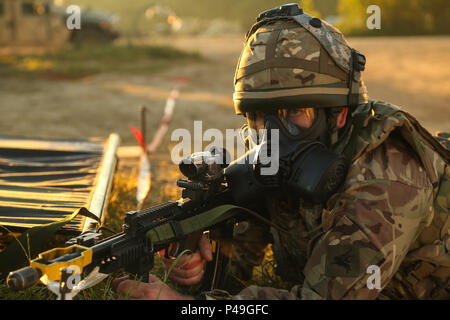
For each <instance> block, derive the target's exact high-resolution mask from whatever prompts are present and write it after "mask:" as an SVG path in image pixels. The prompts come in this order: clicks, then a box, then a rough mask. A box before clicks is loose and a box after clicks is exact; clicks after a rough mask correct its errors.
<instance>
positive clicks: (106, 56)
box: [0, 44, 202, 79]
mask: <svg viewBox="0 0 450 320" xmlns="http://www.w3.org/2000/svg"><path fill="white" fill-rule="evenodd" d="M201 59H202V58H201V56H200V54H198V53H190V52H185V51H182V50H178V49H175V48H172V47H169V46H149V45H131V44H127V45H114V44H104V45H82V46H79V47H78V46H75V45H70V46H67V47H65V48H62V49H60V50H58V51H56V52H49V53H44V54H39V55H37V54H29V55H22V56H18V55H17V56H11V55H10V56H0V76H19V75H25V76H33V75H34V76H46V77H53V78H58V77H59V78H63V79H64V78H78V77H83V76H87V75H92V74H97V73H107V72H122V73H134V74H136V73H147V72H155V71H159V70H163V69H165V68H167V67H170V66H171V65H173V64H175V63H176V64H180V63H184V62H192V61H198V60H201Z"/></svg>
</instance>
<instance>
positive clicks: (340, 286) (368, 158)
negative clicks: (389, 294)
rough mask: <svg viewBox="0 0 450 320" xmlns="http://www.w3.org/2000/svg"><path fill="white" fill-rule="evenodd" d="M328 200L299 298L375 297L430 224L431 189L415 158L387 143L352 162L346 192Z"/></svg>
mask: <svg viewBox="0 0 450 320" xmlns="http://www.w3.org/2000/svg"><path fill="white" fill-rule="evenodd" d="M331 201H335V205H334V207H333V209H332V210H331V212H324V217H323V221H327V220H328V222H329V224H330V225H329V227H325V233H324V234H323V235H322V237H321V238H320V239H319V240H318V241H317V243H316V244H315V245H314V249H313V250H312V252H311V255H310V257H309V259H308V262H307V264H306V266H305V269H304V275H305V282H304V284H303V286H302V289H301V292H300V296H301V298H302V299H375V298H376V297H377V296H378V295H379V293H380V292H381V291H382V289H383V288H384V287H385V286H386V285H387V284H388V282H389V281H390V279H391V278H392V277H393V275H394V274H395V272H396V271H397V270H398V268H399V266H400V264H401V263H402V261H403V259H404V257H405V256H406V254H407V253H408V251H409V250H410V248H411V247H412V246H413V244H414V242H415V241H416V239H417V238H418V236H419V235H420V233H421V231H422V230H423V228H424V227H425V225H427V224H428V223H430V222H431V219H432V217H433V206H432V204H433V187H432V185H431V183H430V181H429V179H428V177H427V175H426V174H425V171H424V170H423V168H422V166H421V163H420V162H419V161H418V160H417V159H416V158H415V155H414V154H412V153H411V152H410V151H409V150H407V149H405V148H404V147H403V145H402V144H401V143H399V142H398V141H396V140H394V139H388V140H387V141H386V142H384V143H383V144H382V145H381V146H379V147H378V148H376V149H375V150H373V151H372V152H370V153H367V154H366V155H365V156H363V157H361V158H359V159H358V160H357V161H356V162H355V163H354V164H353V166H352V167H351V169H350V170H349V174H348V179H347V181H346V185H345V191H344V192H343V193H342V194H340V195H339V196H338V197H336V199H331ZM327 216H328V218H329V219H327ZM330 221H331V223H330Z"/></svg>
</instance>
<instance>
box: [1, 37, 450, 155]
mask: <svg viewBox="0 0 450 320" xmlns="http://www.w3.org/2000/svg"><path fill="white" fill-rule="evenodd" d="M349 41H350V43H351V44H352V45H353V46H354V47H355V48H356V49H357V50H359V51H360V52H362V53H364V54H365V55H366V57H367V61H368V62H367V68H366V71H365V72H364V79H365V82H366V85H367V87H368V91H369V96H370V97H371V98H373V99H379V100H385V101H389V102H391V103H394V104H397V105H399V106H400V107H402V108H403V109H405V110H407V111H409V112H410V113H412V114H413V115H415V116H416V117H417V118H418V119H419V120H420V121H421V122H422V123H423V125H424V126H425V127H426V128H427V129H429V130H430V131H432V132H435V131H437V130H441V131H450V116H449V106H448V102H449V98H450V65H449V64H448V61H450V37H429V38H426V37H395V38H350V39H349ZM154 42H155V43H161V44H171V45H174V46H176V47H179V48H182V49H183V50H187V51H199V52H200V53H201V54H202V55H203V56H205V57H206V58H207V59H206V61H203V62H195V63H191V64H184V65H174V66H173V68H171V69H169V70H166V71H164V72H160V73H156V74H151V73H148V74H139V75H133V74H131V75H130V74H99V75H95V76H90V77H87V78H82V79H77V80H51V79H38V80H36V79H24V78H14V77H12V78H3V79H0V111H1V116H0V135H16V136H38V137H60V138H88V137H107V136H108V135H109V134H110V133H111V132H117V133H119V134H120V136H121V139H122V145H133V144H135V141H134V137H133V135H132V134H131V131H130V130H129V127H130V126H135V127H139V108H138V107H139V105H146V106H147V109H148V111H147V115H148V117H147V125H148V127H147V131H148V136H147V138H148V139H151V137H152V134H153V132H154V130H155V129H156V126H157V124H158V123H159V121H160V119H161V117H162V114H163V110H164V106H165V101H166V99H167V97H168V95H169V93H170V91H171V90H172V89H173V88H175V87H177V88H178V89H179V90H180V96H179V99H178V101H177V103H176V109H175V114H174V118H173V121H172V123H171V124H170V127H169V131H168V133H167V134H166V137H165V140H164V143H163V144H162V145H161V147H160V148H159V150H158V151H159V153H160V154H161V155H164V154H165V155H168V154H169V146H170V145H173V144H174V143H173V142H172V143H171V141H170V134H171V132H172V131H173V130H174V129H176V128H186V129H188V130H191V129H192V128H193V121H194V120H202V121H203V130H206V129H208V128H218V129H221V130H224V129H225V128H238V127H240V125H241V124H242V123H243V118H241V117H238V116H235V115H234V110H233V105H232V93H233V76H234V71H235V64H236V62H237V59H238V57H239V54H240V50H241V48H242V44H243V37H241V36H228V37H215V38H207V37H203V38H175V39H159V40H158V39H156V40H154ZM163 158H166V157H164V156H163ZM166 159H167V158H166Z"/></svg>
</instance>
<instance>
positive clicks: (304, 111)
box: [245, 108, 315, 136]
mask: <svg viewBox="0 0 450 320" xmlns="http://www.w3.org/2000/svg"><path fill="white" fill-rule="evenodd" d="M274 114H276V115H277V117H278V119H279V120H280V121H281V123H282V125H283V126H284V127H285V129H286V130H287V131H288V132H289V133H290V134H291V135H293V136H297V135H300V134H302V133H303V132H304V131H305V130H306V129H308V128H310V127H311V126H312V124H313V123H314V118H315V114H314V109H313V108H290V109H278V110H277V111H276V113H274ZM266 115H267V113H265V112H261V111H256V112H246V113H245V116H246V118H247V124H248V126H249V127H250V128H251V129H254V130H257V131H258V130H260V129H264V118H265V116H266Z"/></svg>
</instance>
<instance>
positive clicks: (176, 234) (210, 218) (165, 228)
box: [146, 205, 285, 245]
mask: <svg viewBox="0 0 450 320" xmlns="http://www.w3.org/2000/svg"><path fill="white" fill-rule="evenodd" d="M238 214H249V215H252V216H255V217H257V218H258V219H260V220H262V221H263V222H264V223H267V224H269V225H271V226H273V227H275V228H277V229H279V230H280V231H282V232H285V230H281V228H279V227H278V226H275V225H274V224H273V223H272V222H270V221H269V220H267V219H266V218H264V217H262V216H261V215H259V214H257V213H256V212H254V211H252V210H249V209H246V208H243V207H239V206H235V205H222V206H218V207H215V208H213V209H210V210H208V211H205V212H202V213H200V214H198V215H195V216H192V217H189V218H186V219H184V220H180V221H177V223H174V221H173V220H172V221H169V222H166V223H164V224H162V225H159V226H157V227H155V228H153V229H151V230H149V231H147V234H146V235H147V237H148V238H149V240H150V241H151V242H152V244H153V245H158V244H162V243H170V242H172V241H175V240H178V239H180V238H182V237H183V236H185V235H188V234H191V233H193V232H196V231H203V230H207V229H208V228H210V227H213V226H215V225H217V224H219V223H221V222H224V221H226V220H228V219H230V218H233V217H235V216H237V215H238Z"/></svg>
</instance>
